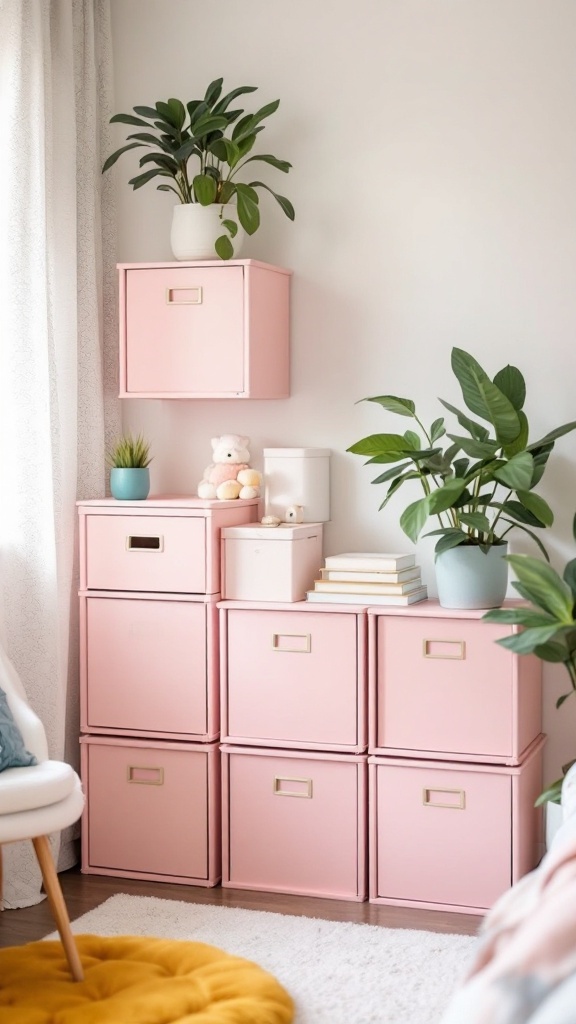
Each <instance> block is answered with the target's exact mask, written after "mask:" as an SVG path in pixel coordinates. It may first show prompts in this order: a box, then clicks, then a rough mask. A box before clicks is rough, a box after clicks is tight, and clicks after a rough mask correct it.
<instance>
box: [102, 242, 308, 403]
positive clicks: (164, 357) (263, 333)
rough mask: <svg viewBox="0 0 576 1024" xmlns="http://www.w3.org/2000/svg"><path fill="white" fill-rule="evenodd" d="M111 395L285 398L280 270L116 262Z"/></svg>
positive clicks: (283, 275) (251, 263)
mask: <svg viewBox="0 0 576 1024" xmlns="http://www.w3.org/2000/svg"><path fill="white" fill-rule="evenodd" d="M118 269H119V273H120V290H119V297H120V397H121V398H130V397H143V398H286V397H287V396H288V394H289V286H290V271H288V270H285V269H284V268H281V267H273V266H270V265H269V264H265V263H261V262H259V261H257V260H227V261H226V262H225V263H223V262H222V261H221V260H213V261H212V260H207V261H196V262H194V263H186V262H182V261H178V262H177V263H148V264H120V265H119V268H118Z"/></svg>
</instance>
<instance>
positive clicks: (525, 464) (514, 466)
mask: <svg viewBox="0 0 576 1024" xmlns="http://www.w3.org/2000/svg"><path fill="white" fill-rule="evenodd" d="M533 472H534V460H533V458H532V456H531V455H530V453H529V452H520V453H519V454H518V455H514V456H513V457H512V458H511V459H509V461H508V462H505V463H504V464H503V465H502V466H500V467H499V468H498V469H495V470H494V471H493V475H494V477H495V478H496V480H499V481H500V483H502V484H505V485H506V487H511V488H512V490H514V491H517V490H520V489H522V490H528V488H529V487H530V484H531V482H532V473H533Z"/></svg>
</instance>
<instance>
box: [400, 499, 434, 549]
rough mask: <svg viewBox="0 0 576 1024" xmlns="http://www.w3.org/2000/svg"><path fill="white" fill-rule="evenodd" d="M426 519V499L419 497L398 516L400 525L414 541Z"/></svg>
mask: <svg viewBox="0 0 576 1024" xmlns="http://www.w3.org/2000/svg"><path fill="white" fill-rule="evenodd" d="M427 519H428V499H427V498H420V499H419V500H418V501H413V502H412V504H411V505H408V507H407V508H406V509H404V512H403V513H402V515H401V516H400V526H401V527H402V529H403V530H404V533H405V534H406V536H407V537H409V538H410V540H411V541H413V542H414V543H416V541H417V540H418V537H419V536H420V533H421V531H422V528H423V526H424V524H425V522H426V520H427Z"/></svg>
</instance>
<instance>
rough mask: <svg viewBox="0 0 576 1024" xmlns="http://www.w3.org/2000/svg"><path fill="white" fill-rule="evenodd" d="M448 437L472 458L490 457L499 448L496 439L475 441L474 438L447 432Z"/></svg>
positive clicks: (492, 456)
mask: <svg viewBox="0 0 576 1024" xmlns="http://www.w3.org/2000/svg"><path fill="white" fill-rule="evenodd" d="M448 437H449V438H450V440H451V441H454V443H455V444H457V445H458V448H459V449H461V450H462V451H463V452H465V454H466V455H469V456H470V458H472V459H492V458H494V456H495V455H496V452H497V451H498V450H499V448H500V445H499V444H498V442H497V441H489V440H486V441H476V440H474V438H470V437H460V436H459V435H456V434H448Z"/></svg>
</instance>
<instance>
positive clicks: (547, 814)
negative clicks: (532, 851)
mask: <svg viewBox="0 0 576 1024" xmlns="http://www.w3.org/2000/svg"><path fill="white" fill-rule="evenodd" d="M563 819H564V810H563V808H562V805H561V804H553V803H551V802H550V801H548V803H546V804H544V825H545V832H546V849H547V850H549V849H550V847H551V846H552V840H553V839H554V836H555V835H556V833H557V831H558V829H559V828H560V826H561V824H562V821H563Z"/></svg>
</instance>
